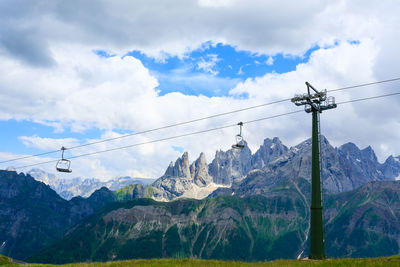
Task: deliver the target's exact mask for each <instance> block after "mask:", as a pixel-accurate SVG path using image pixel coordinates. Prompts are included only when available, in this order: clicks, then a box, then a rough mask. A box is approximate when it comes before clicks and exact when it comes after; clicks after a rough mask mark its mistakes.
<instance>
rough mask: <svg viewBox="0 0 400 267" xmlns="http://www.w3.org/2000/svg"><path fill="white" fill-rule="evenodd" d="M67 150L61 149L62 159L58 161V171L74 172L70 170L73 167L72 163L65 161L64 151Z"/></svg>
mask: <svg viewBox="0 0 400 267" xmlns="http://www.w3.org/2000/svg"><path fill="white" fill-rule="evenodd" d="M65 150H67V149H66V148H65V147H61V151H62V154H61V159H60V160H59V161H57V164H56V169H57V171H59V172H68V173H70V172H72V170H71V169H70V167H71V161H69V160H67V159H64V151H65Z"/></svg>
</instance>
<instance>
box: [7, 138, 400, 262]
mask: <svg viewBox="0 0 400 267" xmlns="http://www.w3.org/2000/svg"><path fill="white" fill-rule="evenodd" d="M321 154H322V156H321V157H322V167H323V168H322V177H323V184H324V206H325V213H324V220H325V229H326V242H327V245H326V248H327V254H328V256H334V257H344V256H348V257H350V256H351V257H354V256H357V257H365V256H380V255H382V256H383V255H390V254H398V253H400V249H399V248H400V243H399V240H400V222H399V218H400V200H399V192H400V181H397V180H398V179H399V173H400V160H399V157H393V156H390V157H389V158H388V159H387V160H386V161H385V162H383V163H379V162H378V160H377V158H376V156H375V153H374V152H373V150H372V148H370V147H367V148H365V149H362V150H361V149H359V148H358V147H357V146H355V145H354V144H352V143H347V144H345V145H343V146H341V147H339V148H334V147H332V146H331V145H330V144H329V142H328V140H326V138H324V137H321ZM310 169H311V142H310V140H306V141H304V142H302V143H300V144H299V145H297V146H294V147H291V148H288V147H286V146H285V145H283V144H282V142H281V141H280V140H279V139H278V138H273V139H268V138H267V139H265V140H264V143H263V144H262V145H261V146H260V148H259V149H258V150H257V151H256V152H255V153H254V154H252V153H251V151H250V149H249V148H248V147H247V145H246V146H245V148H244V149H243V150H228V151H226V152H224V151H217V152H216V155H215V158H214V159H213V160H212V161H211V163H210V164H207V162H206V160H205V156H204V154H200V156H199V158H198V159H197V160H195V161H194V162H192V163H190V161H189V156H188V153H184V154H183V155H182V157H181V158H179V159H177V160H176V161H175V162H171V164H170V165H169V166H168V168H167V170H166V171H165V173H164V175H163V176H161V177H160V178H159V179H157V180H156V181H155V182H153V183H152V184H151V185H142V184H131V185H128V186H126V187H123V188H121V189H119V190H116V191H110V190H109V189H107V188H106V187H103V188H101V189H99V190H97V191H95V192H94V193H93V194H92V195H91V196H90V197H88V198H83V197H73V198H72V199H70V200H65V199H63V198H62V197H60V196H59V195H58V194H57V193H56V192H55V191H54V190H53V189H52V188H51V187H50V186H48V185H46V184H45V183H42V182H39V181H36V180H35V179H33V178H32V176H31V175H29V174H27V175H24V174H22V173H20V174H18V173H16V172H15V171H0V253H1V254H5V255H7V256H11V257H14V258H17V259H21V260H29V261H35V262H50V263H63V262H76V261H87V260H91V261H94V260H114V259H128V258H150V257H201V258H220V259H243V260H266V259H273V258H296V257H297V256H299V255H302V254H303V255H304V254H306V253H307V249H308V247H307V246H308V242H307V237H308V230H309V224H308V221H309V199H310V183H309V181H310ZM151 198H152V199H153V200H152V199H151ZM188 198H190V199H188ZM193 198H198V199H201V200H196V199H193ZM175 199H177V200H175ZM155 200H162V201H164V202H157V201H155ZM170 200H175V201H170ZM167 201H169V202H167Z"/></svg>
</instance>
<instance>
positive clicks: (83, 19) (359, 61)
mask: <svg viewBox="0 0 400 267" xmlns="http://www.w3.org/2000/svg"><path fill="white" fill-rule="evenodd" d="M398 14H400V6H399V5H398V2H397V1H394V0H393V1H389V0H388V1H385V0H377V1H365V0H362V1H361V0H359V1H357V0H353V1H337V0H335V1H333V0H332V1H328V0H326V1H311V0H310V1H308V0H305V1H301V3H300V2H299V1H294V0H293V1H289V0H286V1H285V0H283V1H261V0H251V1H250V0H249V1H239V0H197V1H196V0H190V1H189V0H180V1H179V0H169V1H155V0H148V1H127V0H126V1H124V0H113V1H111V0H109V1H105V0H104V1H89V0H87V1H85V0H81V1H78V0H77V1H61V0H60V1H47V0H45V1H40V0H37V1H29V0H25V1H24V0H3V1H0V129H1V131H0V160H2V161H4V160H7V159H11V158H15V157H22V156H26V155H32V154H38V153H43V152H47V151H51V150H57V149H59V148H60V147H61V146H65V147H71V146H76V145H80V144H86V143H88V142H95V141H98V140H102V139H105V138H113V137H118V136H121V135H124V134H130V133H136V132H141V131H144V130H148V129H152V128H158V127H162V126H165V125H170V124H176V123H179V122H183V121H189V120H193V119H197V118H202V117H206V116H211V115H214V114H219V113H223V112H228V111H231V110H236V109H241V108H246V107H249V106H254V105H259V104H264V103H269V102H271V101H276V100H281V99H286V98H290V97H292V96H293V95H294V94H296V93H304V92H305V90H306V87H305V85H304V82H305V81H309V82H310V83H312V84H313V85H314V86H315V87H316V88H318V89H325V88H326V89H328V90H329V89H335V88H341V87H345V86H351V85H357V84H362V83H369V82H374V81H380V80H386V79H392V78H398V77H400V64H399V62H400V53H399V47H400V44H399V36H400V16H398ZM399 91H400V82H399V81H397V82H391V83H385V84H380V85H374V86H368V87H362V88H358V89H351V90H346V91H340V92H333V93H331V94H330V95H332V96H335V97H336V101H337V102H342V101H347V100H351V99H356V98H361V97H367V96H374V95H381V94H387V93H393V92H399ZM399 104H400V97H399V96H395V97H389V98H384V99H379V100H373V101H366V102H362V103H361V102H360V103H354V104H348V105H342V106H339V107H338V108H337V109H335V110H329V111H326V112H324V113H323V114H322V115H321V118H322V123H321V128H322V133H323V134H324V135H326V136H327V138H328V139H329V141H330V142H331V144H332V145H334V146H340V145H342V144H343V143H346V142H350V141H351V142H354V143H355V144H356V145H358V146H359V147H360V148H364V147H366V146H368V145H371V146H372V148H373V149H374V150H375V151H376V154H377V156H378V159H379V160H380V161H381V162H383V161H384V160H385V159H386V158H387V157H388V156H389V155H391V154H392V155H400V116H399V115H398V114H400V105H399ZM298 109H299V108H298V107H296V106H294V105H293V104H292V103H291V102H290V101H286V102H283V103H280V104H276V105H271V106H266V107H262V108H257V109H252V110H248V111H245V112H240V113H236V114H230V115H226V116H221V117H217V118H213V119H209V120H203V121H199V122H196V123H192V124H187V125H183V126H179V127H173V128H169V129H165V130H160V131H155V132H151V133H147V134H142V135H135V136H131V137H128V138H121V139H118V140H115V141H112V142H106V143H100V144H97V145H92V146H86V147H82V148H79V149H73V150H70V151H67V152H66V156H67V157H72V156H77V155H81V154H85V153H89V152H95V151H101V150H105V149H112V148H116V147H120V146H128V145H132V144H137V143H142V142H147V141H151V140H157V139H161V138H167V137H170V136H174V135H181V134H185V133H190V132H196V131H201V130H206V129H210V128H214V127H219V126H223V125H233V124H235V123H237V122H239V121H243V122H246V121H250V120H254V119H258V118H263V117H268V116H273V115H277V114H282V113H285V112H290V111H294V110H298ZM310 127H311V116H310V114H306V113H305V112H302V113H297V114H293V115H288V116H285V117H280V118H276V119H271V120H264V121H260V122H258V123H251V124H246V123H245V125H244V129H243V131H244V132H243V135H244V138H245V139H246V140H247V141H248V143H249V146H250V148H251V149H252V151H253V152H255V150H256V149H257V148H258V147H259V146H260V145H261V144H262V142H263V139H264V138H267V137H269V138H272V137H275V136H278V137H279V138H280V139H281V140H282V141H283V143H284V144H286V145H288V146H293V145H296V144H298V143H299V142H301V141H303V140H305V139H306V138H309V137H310V135H311V128H310ZM237 131H238V128H236V127H233V128H226V129H223V130H218V131H213V132H209V133H204V134H199V135H195V136H190V137H182V138H178V139H175V140H169V141H164V142H158V143H152V144H148V145H142V146H136V147H131V148H129V149H124V150H117V151H114V152H108V153H102V154H97V155H93V156H87V157H82V158H77V159H74V160H72V166H71V167H72V168H73V173H72V174H70V175H69V176H68V177H76V176H81V177H97V178H101V179H105V180H106V179H110V178H113V177H116V176H125V175H130V176H138V177H159V176H161V175H162V174H163V172H164V171H165V168H166V167H167V166H168V164H169V162H170V161H173V160H175V159H176V158H177V157H179V156H180V155H181V154H182V152H183V151H188V152H189V158H190V160H195V159H196V158H197V157H198V156H199V153H200V152H202V151H203V152H205V153H206V158H207V160H208V162H210V161H211V160H212V158H213V156H214V154H215V151H216V150H219V149H222V150H227V149H229V148H230V146H231V145H232V143H233V142H234V136H235V134H236V133H237ZM57 157H60V154H59V153H58V154H57V153H56V154H49V155H46V156H43V157H36V158H29V159H25V160H21V161H15V162H8V163H3V164H1V165H0V168H6V167H8V166H14V167H18V166H24V165H27V164H33V163H38V162H42V161H48V160H51V159H54V158H57ZM38 167H40V168H41V169H43V170H46V171H48V172H52V173H54V172H55V169H54V163H49V164H44V165H40V166H38ZM19 170H20V171H28V170H29V168H26V169H19ZM64 177H65V176H64Z"/></svg>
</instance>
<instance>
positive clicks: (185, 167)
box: [163, 152, 190, 177]
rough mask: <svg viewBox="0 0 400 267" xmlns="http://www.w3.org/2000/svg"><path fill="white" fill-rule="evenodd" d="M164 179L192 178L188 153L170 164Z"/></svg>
mask: <svg viewBox="0 0 400 267" xmlns="http://www.w3.org/2000/svg"><path fill="white" fill-rule="evenodd" d="M163 177H190V165H189V155H188V152H185V153H183V155H182V157H180V158H178V159H177V160H176V161H175V164H172V162H171V163H170V164H169V166H168V168H167V170H166V171H165V174H164V175H163Z"/></svg>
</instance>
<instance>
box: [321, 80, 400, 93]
mask: <svg viewBox="0 0 400 267" xmlns="http://www.w3.org/2000/svg"><path fill="white" fill-rule="evenodd" d="M399 80H400V77H399V78H394V79H389V80H383V81H377V82H372V83H364V84H359V85H353V86H347V87H342V88H337V89H332V90H328V92H336V91H342V90H348V89H353V88H358V87H364V86H369V85H375V84H380V83H387V82H394V81H399Z"/></svg>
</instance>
